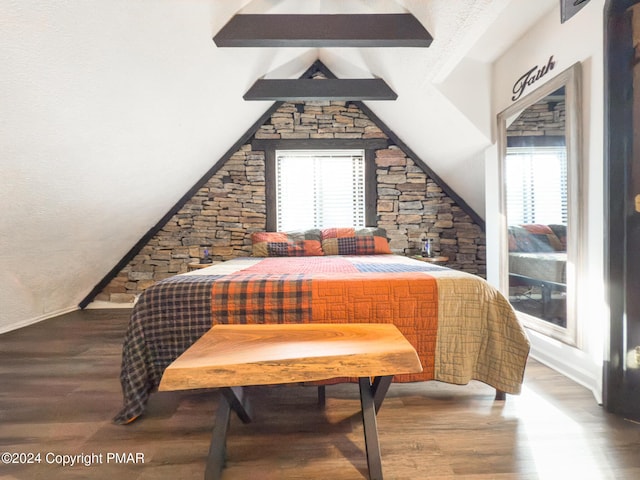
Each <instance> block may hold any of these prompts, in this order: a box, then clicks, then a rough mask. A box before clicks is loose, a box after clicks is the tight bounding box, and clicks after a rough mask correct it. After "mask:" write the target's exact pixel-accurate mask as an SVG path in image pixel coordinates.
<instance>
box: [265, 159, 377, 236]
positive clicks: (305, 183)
mask: <svg viewBox="0 0 640 480" xmlns="http://www.w3.org/2000/svg"><path fill="white" fill-rule="evenodd" d="M364 178H365V177H364V151H363V150H278V151H276V191H277V208H278V213H277V218H278V222H277V226H278V230H279V231H286V230H294V229H303V228H324V227H350V226H353V227H364V226H365V198H364V191H365V185H364Z"/></svg>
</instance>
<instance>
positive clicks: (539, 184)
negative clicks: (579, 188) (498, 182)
mask: <svg viewBox="0 0 640 480" xmlns="http://www.w3.org/2000/svg"><path fill="white" fill-rule="evenodd" d="M506 182H507V185H509V189H508V190H507V199H506V200H507V211H508V212H509V219H508V221H509V224H510V225H520V224H529V223H541V224H545V225H549V224H562V225H566V224H567V155H566V148H565V147H564V146H562V147H535V148H529V147H509V148H507V155H506Z"/></svg>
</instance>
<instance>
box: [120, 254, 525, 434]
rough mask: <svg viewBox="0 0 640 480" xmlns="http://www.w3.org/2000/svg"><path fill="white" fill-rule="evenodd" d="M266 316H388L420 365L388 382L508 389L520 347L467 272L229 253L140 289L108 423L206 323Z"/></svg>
mask: <svg viewBox="0 0 640 480" xmlns="http://www.w3.org/2000/svg"><path fill="white" fill-rule="evenodd" d="M374 250H375V249H374ZM327 251H330V250H329V249H327ZM298 253H300V252H298ZM338 253H339V252H338ZM268 322H279V323H293V322H298V323H308V322H322V323H331V322H358V323H363V322H370V323H394V324H395V325H396V326H397V327H398V328H399V329H400V331H402V333H403V334H404V335H405V336H406V337H407V339H408V340H409V341H410V342H411V343H412V344H413V345H414V347H415V348H416V350H417V351H418V354H419V356H420V360H421V362H422V365H423V369H424V370H423V372H422V373H420V374H415V375H400V376H397V377H396V378H395V380H394V381H398V382H417V381H427V380H438V381H442V382H447V383H452V384H460V385H464V384H467V383H469V381H471V380H479V381H481V382H484V383H486V384H488V385H491V386H492V387H494V388H496V389H497V390H499V391H503V392H505V393H510V394H518V393H520V389H521V384H522V380H523V376H524V369H525V364H526V360H527V356H528V353H529V342H528V339H527V337H526V334H525V332H524V330H523V328H522V326H521V324H520V323H519V321H518V319H517V318H516V315H515V313H514V311H513V309H512V308H511V306H510V304H509V303H508V301H507V300H506V299H505V298H504V297H503V295H502V294H500V293H499V292H498V291H497V290H496V289H495V288H493V287H491V286H490V285H489V284H488V283H487V282H486V281H485V280H483V279H482V278H480V277H477V276H475V275H471V274H466V273H463V272H459V271H455V270H452V269H448V268H445V267H441V266H436V265H432V264H429V263H426V262H421V261H419V260H415V259H412V258H408V257H404V256H400V255H394V254H374V255H368V254H358V255H344V254H338V255H327V254H326V252H325V254H323V255H310V256H287V257H269V256H264V257H246V258H237V259H234V260H229V261H226V262H222V263H220V264H216V265H213V266H211V267H208V268H203V269H200V270H196V271H193V272H189V273H187V274H182V275H177V276H174V277H171V278H168V279H165V280H163V281H160V282H158V283H157V284H155V285H153V286H152V287H150V288H148V289H147V290H145V292H144V293H143V294H142V295H141V296H140V298H139V300H138V302H137V303H136V305H135V307H134V309H133V311H132V315H131V320H130V323H129V326H128V330H127V333H126V337H125V341H124V345H123V357H122V369H121V375H120V380H121V384H122V390H123V397H124V404H123V408H122V410H121V411H120V412H119V413H118V414H117V415H116V416H115V417H114V419H113V421H114V422H115V423H117V424H126V423H129V422H131V421H133V420H135V419H136V418H137V417H138V416H140V415H141V414H142V413H143V412H144V410H145V405H146V403H147V400H148V398H149V396H150V395H151V394H152V393H153V392H154V391H155V390H156V388H157V386H158V384H159V382H160V379H161V377H162V373H163V371H164V369H165V368H166V367H167V366H168V365H169V364H170V363H171V362H172V361H173V360H175V359H176V358H177V357H178V356H179V355H180V354H181V353H182V352H184V351H185V350H186V349H187V348H188V347H189V346H190V345H191V344H193V343H194V342H195V341H196V340H197V339H198V338H199V337H200V336H202V335H203V334H204V333H205V332H207V331H208V330H209V329H210V328H211V326H212V325H213V324H216V323H268Z"/></svg>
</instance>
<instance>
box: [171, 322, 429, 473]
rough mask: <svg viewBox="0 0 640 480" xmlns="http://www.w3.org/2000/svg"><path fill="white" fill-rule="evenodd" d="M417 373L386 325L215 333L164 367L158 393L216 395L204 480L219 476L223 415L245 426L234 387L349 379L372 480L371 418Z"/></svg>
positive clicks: (376, 448) (416, 363) (246, 415)
mask: <svg viewBox="0 0 640 480" xmlns="http://www.w3.org/2000/svg"><path fill="white" fill-rule="evenodd" d="M421 371H422V366H421V364H420V360H419V359H418V355H417V353H416V351H415V349H414V348H413V347H412V346H411V344H410V343H409V342H408V341H407V339H406V338H405V337H404V336H403V335H402V334H401V333H400V331H399V330H398V329H397V328H396V327H395V326H394V325H391V324H266V325H216V326H214V327H213V328H212V329H211V330H210V331H209V332H207V333H206V334H205V335H203V336H202V337H201V338H200V339H199V340H198V341H197V342H196V343H194V344H193V345H192V346H191V347H190V348H189V349H188V350H187V351H185V352H184V353H183V354H182V355H181V356H180V357H179V358H178V359H176V360H175V361H174V362H173V363H172V364H171V365H169V367H167V369H166V370H165V372H164V375H163V377H162V380H161V382H160V387H159V390H165V391H166V390H189V389H200V388H213V387H219V388H220V389H221V390H220V391H221V393H222V398H221V399H220V406H219V407H218V411H217V414H216V420H215V426H214V429H213V435H212V438H211V446H210V448H209V455H208V458H207V465H206V469H205V479H206V480H212V479H219V478H220V477H221V475H222V469H223V468H224V463H225V453H226V452H225V449H226V436H227V430H228V428H229V419H230V413H231V410H233V411H235V412H236V414H237V415H238V417H239V418H240V419H241V420H242V421H243V422H244V423H249V422H250V421H251V412H250V409H249V406H248V402H247V398H246V396H245V395H244V392H243V390H242V387H244V386H249V385H276V384H286V383H298V382H314V381H320V380H327V379H331V378H336V377H357V378H358V379H359V387H360V402H361V409H362V421H363V426H364V437H365V447H366V456H367V466H368V468H369V477H370V478H371V479H372V480H374V479H375V480H379V479H382V464H381V459H380V445H379V442H378V430H377V424H376V412H377V411H378V410H379V409H380V407H381V405H382V401H383V400H384V397H385V395H386V393H387V390H388V388H389V385H390V384H391V380H392V378H393V375H395V374H401V373H418V372H421ZM372 378H373V380H372Z"/></svg>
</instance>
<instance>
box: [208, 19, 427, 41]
mask: <svg viewBox="0 0 640 480" xmlns="http://www.w3.org/2000/svg"><path fill="white" fill-rule="evenodd" d="M213 41H214V42H215V44H216V45H217V46H218V47H428V46H429V45H431V42H432V41H433V37H432V36H431V34H429V32H428V31H427V30H426V29H425V28H424V27H423V26H422V24H421V23H420V22H419V21H418V19H417V18H416V17H414V16H413V15H411V14H408V13H388V14H366V15H359V14H335V15H331V14H317V15H296V14H273V15H271V14H267V15H257V14H246V15H235V16H234V17H233V18H231V20H230V21H229V22H228V23H227V24H226V25H225V26H224V27H222V29H221V30H220V31H219V32H218V33H217V34H216V35H215V36H214V37H213Z"/></svg>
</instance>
